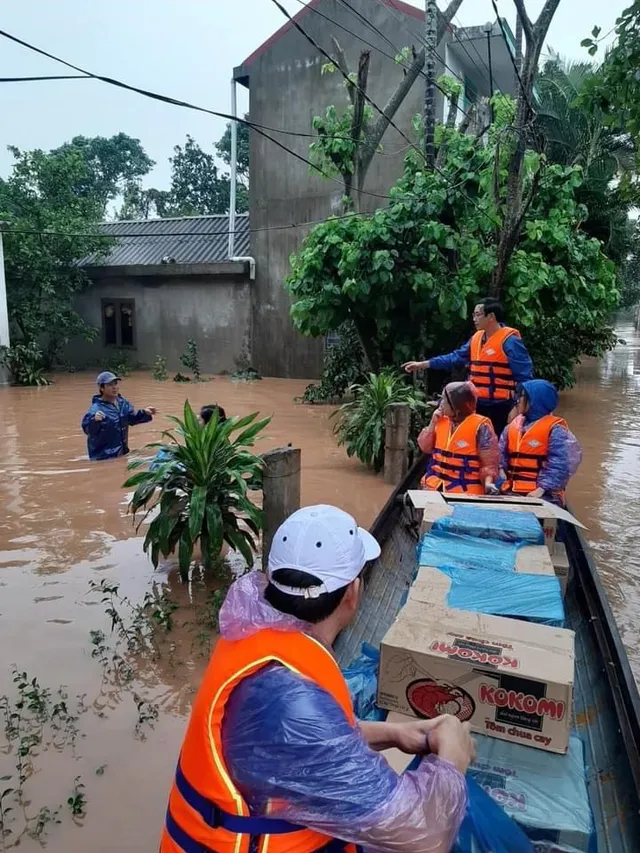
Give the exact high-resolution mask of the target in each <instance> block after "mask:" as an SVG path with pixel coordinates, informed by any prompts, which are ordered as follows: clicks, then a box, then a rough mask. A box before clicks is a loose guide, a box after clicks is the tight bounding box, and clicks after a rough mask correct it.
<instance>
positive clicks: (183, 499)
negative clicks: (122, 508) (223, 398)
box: [124, 401, 270, 577]
mask: <svg viewBox="0 0 640 853" xmlns="http://www.w3.org/2000/svg"><path fill="white" fill-rule="evenodd" d="M257 417H258V415H257V413H255V414H253V415H248V416H247V417H244V418H237V417H235V418H229V419H228V420H226V421H225V422H224V423H220V422H219V420H218V415H217V413H215V414H214V415H213V417H212V418H211V420H210V421H209V423H208V424H207V425H206V426H205V427H201V426H200V424H199V422H198V419H197V417H196V415H195V414H194V412H193V409H192V408H191V406H190V405H189V402H188V401H187V402H185V404H184V417H183V420H179V419H178V418H171V420H172V421H173V422H174V423H175V425H176V429H175V433H176V434H177V436H178V437H179V438H180V439H182V441H179V440H178V438H176V437H175V436H174V434H173V433H172V432H171V431H168V432H166V433H164V436H165V437H166V438H167V439H168V442H167V443H166V444H158V443H156V444H150V445H148V446H147V448H145V449H153V450H156V451H157V450H160V449H162V450H163V451H165V453H164V458H163V459H162V461H160V460H155V464H153V465H152V466H151V467H152V470H147V471H138V473H136V474H133V476H131V477H130V478H129V479H128V480H127V481H126V483H124V488H125V489H130V488H135V493H134V495H133V498H132V501H131V506H130V511H131V512H132V513H133V516H134V519H136V517H137V514H138V513H140V515H141V517H140V520H139V521H138V524H137V527H138V528H139V527H140V525H141V524H142V523H143V522H144V521H145V519H146V518H147V517H148V516H149V514H150V513H151V512H152V511H154V510H155V511H157V515H156V516H155V517H154V519H153V520H152V521H151V523H150V524H149V528H148V530H147V535H146V537H145V540H144V550H145V553H147V552H149V551H150V552H151V561H152V563H153V565H154V567H157V565H158V559H159V556H160V554H162V555H163V556H164V557H168V556H169V555H170V554H172V553H173V552H174V551H175V549H176V548H178V557H179V563H180V572H181V574H182V576H183V577H185V576H186V575H187V573H188V570H189V566H190V564H191V559H192V555H193V549H194V546H195V545H196V543H197V542H200V547H201V550H202V559H203V564H204V567H205V569H210V568H211V567H212V565H213V563H214V561H215V559H216V558H217V557H218V555H219V554H220V551H221V549H222V545H223V543H224V542H226V543H227V544H228V545H229V546H230V547H231V548H232V549H233V550H234V551H239V552H240V553H241V554H242V556H243V557H244V558H245V560H246V561H247V564H248V565H251V564H252V562H253V552H254V551H255V550H256V540H255V539H254V535H255V536H257V535H258V534H259V532H260V530H261V529H262V526H263V517H262V511H261V510H260V509H258V507H257V506H255V504H254V503H253V502H252V501H251V500H250V498H249V495H248V491H249V490H250V489H255V488H259V487H260V484H261V482H262V460H261V458H260V457H259V456H256V455H255V454H254V453H251V452H250V451H249V450H248V449H247V448H250V447H253V445H254V443H255V439H256V437H257V436H258V434H259V433H260V432H261V431H262V430H263V429H264V428H265V427H266V425H267V424H268V423H269V420H270V418H264V419H262V420H256V418H257ZM234 435H235V437H233V436H234ZM146 464H148V459H139V460H135V461H133V462H131V463H130V464H129V469H130V470H134V469H137V468H140V467H142V466H144V465H146Z"/></svg>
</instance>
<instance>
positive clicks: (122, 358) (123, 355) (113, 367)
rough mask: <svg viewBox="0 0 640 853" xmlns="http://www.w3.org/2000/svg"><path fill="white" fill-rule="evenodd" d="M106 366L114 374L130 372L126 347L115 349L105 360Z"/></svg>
mask: <svg viewBox="0 0 640 853" xmlns="http://www.w3.org/2000/svg"><path fill="white" fill-rule="evenodd" d="M106 368H107V370H110V371H111V372H112V373H115V375H116V376H128V375H129V374H130V373H131V356H130V354H129V352H128V351H127V350H126V349H117V350H115V351H114V352H113V353H112V354H111V355H110V356H109V358H108V359H107V361H106Z"/></svg>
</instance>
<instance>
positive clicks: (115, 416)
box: [82, 394, 153, 459]
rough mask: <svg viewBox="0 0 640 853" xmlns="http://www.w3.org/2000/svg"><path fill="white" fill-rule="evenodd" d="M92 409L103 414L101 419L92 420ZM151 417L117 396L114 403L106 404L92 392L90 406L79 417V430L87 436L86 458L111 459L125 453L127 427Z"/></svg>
mask: <svg viewBox="0 0 640 853" xmlns="http://www.w3.org/2000/svg"><path fill="white" fill-rule="evenodd" d="M96 412H102V413H103V414H104V420H102V421H95V420H94V419H93V416H94V415H95V413H96ZM151 420H153V418H152V416H151V415H150V414H149V413H148V412H145V410H144V409H138V410H137V411H136V410H135V409H134V408H133V406H132V405H131V403H130V402H129V401H128V400H125V398H124V397H120V396H118V399H117V400H116V402H115V403H107V402H106V400H103V399H102V397H101V396H100V394H95V395H94V397H93V400H92V402H91V408H90V409H89V411H88V412H87V413H86V414H85V416H84V417H83V418H82V431H83V432H84V434H85V435H86V436H87V450H88V453H89V459H114V458H115V457H116V456H123V455H124V454H125V453H128V452H129V443H128V441H129V427H130V426H135V425H136V424H145V423H147V422H148V421H151Z"/></svg>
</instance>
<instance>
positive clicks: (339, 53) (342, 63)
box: [331, 36, 355, 104]
mask: <svg viewBox="0 0 640 853" xmlns="http://www.w3.org/2000/svg"><path fill="white" fill-rule="evenodd" d="M331 41H332V42H333V49H334V50H335V52H336V59H335V60H334V61H335V63H336V65H337V66H338V68H339V69H340V71H342V73H343V74H344V79H345V81H346V83H347V92H348V93H349V99H350V100H351V103H352V104H353V103H354V99H355V86H354V85H353V83H352V82H351V78H350V77H349V75H350V73H351V72H350V71H349V63H348V62H347V55H346V53H345V52H344V50H343V49H342V48H341V47H340V43H339V41H338V39H337V38H336V37H335V36H331Z"/></svg>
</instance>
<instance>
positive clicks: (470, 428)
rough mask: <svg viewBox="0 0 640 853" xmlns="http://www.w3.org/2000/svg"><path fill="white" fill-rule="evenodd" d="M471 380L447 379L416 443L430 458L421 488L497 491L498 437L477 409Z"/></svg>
mask: <svg viewBox="0 0 640 853" xmlns="http://www.w3.org/2000/svg"><path fill="white" fill-rule="evenodd" d="M476 393H477V392H476V389H475V387H474V386H473V384H472V383H471V382H450V383H449V384H448V385H447V386H446V387H445V389H444V391H443V394H442V401H441V403H440V407H439V408H438V409H436V411H435V412H434V413H433V417H432V419H431V423H430V424H429V426H428V427H426V428H425V429H423V430H422V432H421V433H420V435H419V436H418V445H419V447H420V450H422V452H423V453H429V454H430V455H431V458H430V459H429V464H428V466H427V471H426V474H425V475H424V477H423V478H422V483H421V485H422V488H424V489H432V490H434V491H435V490H439V491H445V492H468V493H470V494H476V495H484V494H485V493H486V492H489V493H495V492H496V491H497V489H496V487H495V485H494V482H495V480H496V478H497V476H498V438H497V436H496V434H495V432H494V431H493V426H492V424H491V421H490V420H489V419H488V418H485V417H483V416H482V415H478V414H477V413H476Z"/></svg>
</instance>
